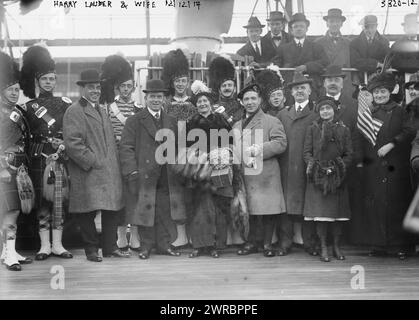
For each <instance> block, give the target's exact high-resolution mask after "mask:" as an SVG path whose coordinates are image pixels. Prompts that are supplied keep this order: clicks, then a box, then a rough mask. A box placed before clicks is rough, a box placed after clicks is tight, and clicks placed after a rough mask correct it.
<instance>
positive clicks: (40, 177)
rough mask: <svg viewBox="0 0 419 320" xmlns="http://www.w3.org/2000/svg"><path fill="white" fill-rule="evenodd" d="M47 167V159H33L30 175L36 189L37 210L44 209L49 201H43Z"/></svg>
mask: <svg viewBox="0 0 419 320" xmlns="http://www.w3.org/2000/svg"><path fill="white" fill-rule="evenodd" d="M45 167H46V158H45V157H43V156H41V157H36V158H35V157H33V158H32V159H31V167H30V169H29V175H30V177H31V179H32V183H33V187H34V189H35V208H37V209H39V208H42V207H43V206H45V205H48V201H47V200H45V199H43V197H42V191H43V183H44V171H45Z"/></svg>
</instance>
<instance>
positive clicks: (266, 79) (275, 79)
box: [256, 67, 284, 101]
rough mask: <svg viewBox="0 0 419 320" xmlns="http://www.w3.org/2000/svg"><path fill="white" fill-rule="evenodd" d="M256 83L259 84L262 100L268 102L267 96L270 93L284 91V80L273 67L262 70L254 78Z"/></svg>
mask: <svg viewBox="0 0 419 320" xmlns="http://www.w3.org/2000/svg"><path fill="white" fill-rule="evenodd" d="M256 83H258V84H259V86H260V89H261V93H262V98H263V99H264V100H265V101H269V96H270V95H271V93H272V92H274V91H277V90H283V89H284V80H283V78H282V76H281V73H280V72H279V70H275V69H274V68H273V67H272V68H269V67H268V69H266V70H263V71H261V72H259V73H258V75H257V76H256Z"/></svg>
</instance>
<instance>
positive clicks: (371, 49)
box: [350, 32, 390, 83]
mask: <svg viewBox="0 0 419 320" xmlns="http://www.w3.org/2000/svg"><path fill="white" fill-rule="evenodd" d="M389 50H390V48H389V42H388V40H387V39H386V38H384V37H383V36H381V35H380V34H379V33H378V32H377V33H376V35H375V36H374V39H373V41H372V43H371V44H369V43H368V40H367V37H366V35H365V33H364V32H361V34H360V35H359V36H358V37H356V38H355V39H353V40H352V41H351V44H350V57H351V67H352V68H356V69H358V70H360V71H361V73H359V74H358V76H359V81H360V82H361V83H364V75H363V72H367V73H368V74H371V73H373V72H376V70H377V63H378V62H381V63H382V62H383V61H384V57H385V56H386V54H387V53H388V51H389Z"/></svg>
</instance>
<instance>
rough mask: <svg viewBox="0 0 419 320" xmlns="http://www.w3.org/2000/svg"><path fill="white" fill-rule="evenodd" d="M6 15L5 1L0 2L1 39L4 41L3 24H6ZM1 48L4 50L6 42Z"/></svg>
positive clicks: (0, 0)
mask: <svg viewBox="0 0 419 320" xmlns="http://www.w3.org/2000/svg"><path fill="white" fill-rule="evenodd" d="M5 18H6V17H5V14H4V1H3V0H0V39H4V37H3V23H4V22H5ZM1 44H2V45H1V48H3V47H4V46H5V45H4V40H3V41H2V43H1Z"/></svg>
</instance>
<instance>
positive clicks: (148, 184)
mask: <svg viewBox="0 0 419 320" xmlns="http://www.w3.org/2000/svg"><path fill="white" fill-rule="evenodd" d="M152 117H153V116H152V115H151V113H150V112H149V111H148V109H147V108H144V109H143V110H141V111H140V112H138V113H137V114H135V115H133V116H131V117H129V118H128V119H127V122H126V123H125V127H124V130H123V131H122V138H121V141H120V145H119V152H120V160H121V168H122V175H123V177H127V176H128V175H129V174H130V173H132V172H133V171H136V170H137V171H138V172H139V174H138V193H137V194H135V195H133V194H131V193H130V192H126V195H125V196H126V214H127V220H128V221H127V222H128V223H130V224H134V225H141V226H146V227H151V226H154V221H155V213H156V191H157V183H158V181H159V178H160V175H161V173H162V170H167V179H168V186H169V198H170V203H169V204H167V206H168V208H170V213H171V217H172V219H173V220H175V221H181V220H184V219H186V212H185V211H186V210H185V201H184V200H185V199H184V192H185V189H184V187H183V186H182V184H181V180H180V178H179V177H178V176H177V175H175V174H174V172H173V171H172V170H171V166H172V164H166V165H163V167H162V165H161V164H159V163H158V162H157V160H156V150H157V148H158V147H159V146H160V144H161V142H160V141H157V140H156V133H157V132H158V130H157V127H156V125H155V122H154V120H153V118H152ZM161 121H162V129H168V130H169V131H170V132H172V133H173V136H172V137H168V139H172V138H174V139H175V140H174V141H173V143H176V140H177V138H176V137H177V120H176V119H175V118H174V117H172V116H169V115H168V114H166V113H165V112H164V111H161Z"/></svg>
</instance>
